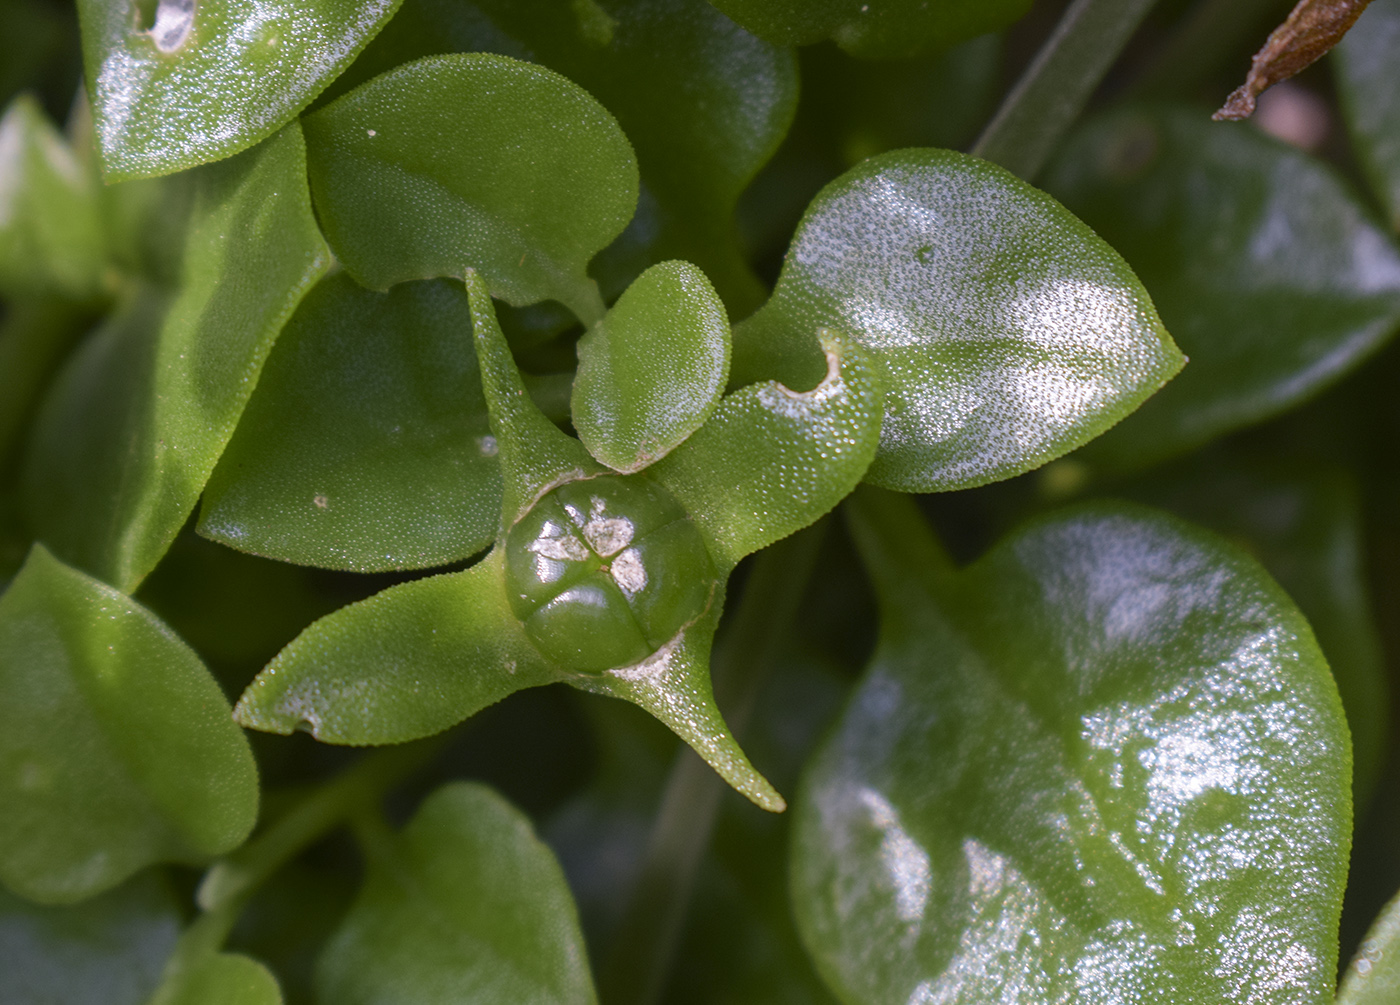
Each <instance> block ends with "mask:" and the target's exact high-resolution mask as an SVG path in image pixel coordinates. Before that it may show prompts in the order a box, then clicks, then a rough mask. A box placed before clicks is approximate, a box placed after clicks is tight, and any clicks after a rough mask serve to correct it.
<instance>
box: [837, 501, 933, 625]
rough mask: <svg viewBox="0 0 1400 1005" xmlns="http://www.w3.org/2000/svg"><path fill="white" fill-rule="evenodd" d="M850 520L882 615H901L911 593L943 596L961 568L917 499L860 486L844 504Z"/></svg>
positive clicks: (853, 534) (852, 531)
mask: <svg viewBox="0 0 1400 1005" xmlns="http://www.w3.org/2000/svg"><path fill="white" fill-rule="evenodd" d="M845 509H846V517H847V521H848V522H849V524H850V527H851V534H852V536H853V537H854V538H855V539H856V545H857V547H858V548H859V550H860V554H861V558H862V559H864V561H865V562H866V564H867V566H868V567H869V568H870V573H871V579H872V580H873V581H874V583H875V592H876V594H877V595H878V596H879V599H880V609H881V611H882V614H883V616H884V617H892V616H893V617H897V616H898V615H899V612H900V611H901V610H903V608H904V604H903V603H902V602H901V598H903V597H905V596H907V595H908V593H909V591H910V590H919V589H922V590H932V591H933V593H934V594H935V595H940V596H941V595H945V594H946V593H947V592H948V591H950V590H951V589H952V588H953V577H954V575H956V573H957V571H958V569H957V565H956V564H955V563H954V562H953V559H952V557H951V556H950V555H949V554H948V552H947V551H946V550H945V549H944V547H943V542H941V541H939V540H938V538H937V537H935V536H934V533H933V529H932V528H931V527H930V526H929V525H928V521H927V520H925V519H924V515H923V514H922V513H920V512H919V507H918V505H917V504H916V503H915V502H914V500H913V499H911V498H909V497H908V496H907V495H904V494H903V493H900V492H888V491H886V490H884V489H877V488H875V487H873V486H870V485H862V486H860V487H859V488H858V489H856V491H855V492H853V493H852V494H851V496H850V497H849V498H848V499H847V500H846V507H845Z"/></svg>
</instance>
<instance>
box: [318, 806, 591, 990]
mask: <svg viewBox="0 0 1400 1005" xmlns="http://www.w3.org/2000/svg"><path fill="white" fill-rule="evenodd" d="M362 833H363V831H362ZM365 845H366V846H365V852H366V855H367V858H368V870H367V875H366V877H365V884H364V887H363V888H362V889H361V891H360V895H359V897H358V898H357V899H356V900H355V903H354V906H352V907H351V909H350V913H349V914H348V915H347V916H346V918H345V920H344V921H343V922H342V923H341V925H340V927H339V929H338V930H337V931H336V933H335V934H334V935H333V936H332V937H331V940H330V942H329V943H328V944H327V945H326V948H325V949H324V950H323V951H322V954H321V958H320V960H319V962H318V965H317V974H316V978H317V980H316V983H317V988H318V991H319V996H320V1000H322V1001H326V1002H338V1003H343V1005H400V1003H403V1002H414V1003H416V1005H455V1003H458V1002H467V1001H478V1002H529V1003H531V1005H594V1003H595V1002H596V1001H597V994H596V993H595V992H594V990H593V980H592V977H591V976H590V974H589V968H588V956H587V953H586V952H585V949H584V944H583V933H582V932H580V931H579V924H578V911H577V909H576V908H575V907H574V900H573V897H572V895H571V894H570V893H569V887H568V884H567V883H566V882H565V881H564V873H563V870H561V869H560V868H559V863H558V862H557V861H556V860H555V858H554V854H553V853H552V852H551V851H550V850H549V848H548V846H547V845H545V844H544V842H542V841H541V840H540V839H539V838H538V837H536V836H535V832H534V829H533V828H532V827H531V825H530V821H529V819H528V818H527V817H526V816H525V814H523V813H522V812H520V811H519V810H518V809H516V808H515V807H514V806H512V805H511V804H510V803H508V802H506V800H504V799H503V798H501V797H500V796H499V795H497V794H496V793H495V792H493V791H492V790H491V789H488V788H487V787H486V786H484V785H479V784H475V783H470V782H453V783H451V784H448V785H445V786H443V787H442V788H440V789H438V790H437V791H436V792H434V793H433V794H432V795H430V796H429V797H428V798H427V799H426V800H424V802H423V805H422V806H421V807H420V808H419V810H418V812H417V814H416V815H415V816H414V817H413V819H412V820H410V821H409V823H408V826H406V827H405V828H404V829H403V831H402V832H401V833H399V834H392V833H388V832H387V831H386V832H384V833H378V832H376V833H375V834H373V835H372V839H371V840H367V841H366V842H365Z"/></svg>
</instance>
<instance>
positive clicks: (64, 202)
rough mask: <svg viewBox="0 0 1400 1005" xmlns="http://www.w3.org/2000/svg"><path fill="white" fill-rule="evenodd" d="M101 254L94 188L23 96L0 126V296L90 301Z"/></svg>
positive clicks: (102, 246) (98, 282)
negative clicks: (51, 297)
mask: <svg viewBox="0 0 1400 1005" xmlns="http://www.w3.org/2000/svg"><path fill="white" fill-rule="evenodd" d="M106 250H107V249H106V242H105V240H104V237H103V233H102V220H101V217H100V215H99V211H98V193H97V184H96V180H95V179H94V178H93V177H92V175H91V174H90V173H89V172H88V171H87V170H86V169H85V168H84V166H83V165H82V163H81V162H80V161H79V159H78V157H77V155H76V154H75V153H74V151H73V149H72V147H71V146H70V145H69V143H68V141H67V140H66V139H65V138H64V137H63V135H62V134H61V133H60V132H59V131H58V130H57V129H55V128H54V126H53V124H52V123H51V122H49V120H48V116H47V115H45V114H44V110H43V108H41V107H40V106H39V103H38V102H37V101H35V100H34V98H32V97H31V96H29V95H28V94H21V95H20V96H19V97H17V98H15V99H14V101H12V102H10V105H9V107H8V108H7V109H6V110H5V114H4V117H3V118H0V292H2V293H4V294H5V295H6V296H7V297H36V296H45V295H48V296H59V297H64V298H67V299H71V300H90V299H92V298H93V297H95V296H96V295H97V294H98V293H99V291H100V290H101V288H102V280H103V273H104V271H105V267H106Z"/></svg>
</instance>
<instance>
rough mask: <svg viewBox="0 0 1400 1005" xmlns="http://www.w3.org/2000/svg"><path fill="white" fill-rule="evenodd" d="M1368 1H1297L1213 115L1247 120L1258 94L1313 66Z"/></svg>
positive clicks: (1339, 38) (1340, 37)
mask: <svg viewBox="0 0 1400 1005" xmlns="http://www.w3.org/2000/svg"><path fill="white" fill-rule="evenodd" d="M1370 2H1371V0H1299V3H1298V5H1297V6H1296V7H1294V8H1293V12H1292V13H1291V14H1289V15H1288V20H1287V21H1285V22H1283V24H1281V25H1279V26H1278V27H1277V28H1275V29H1274V30H1273V32H1272V33H1271V34H1270V35H1269V39H1268V41H1266V42H1265V43H1264V48H1262V49H1260V50H1259V51H1258V52H1256V53H1255V54H1254V61H1253V63H1252V64H1251V65H1250V68H1249V76H1248V77H1246V78H1245V82H1244V84H1243V85H1241V86H1240V87H1239V88H1237V89H1236V90H1235V92H1234V93H1233V94H1231V95H1230V97H1229V98H1228V99H1227V100H1226V102H1225V105H1224V107H1223V108H1221V109H1220V111H1218V112H1216V113H1215V114H1214V115H1213V116H1211V117H1212V118H1214V119H1215V120H1216V121H1217V122H1218V121H1220V120H1222V119H1247V118H1249V116H1250V115H1252V114H1253V113H1254V103H1255V100H1256V99H1257V98H1258V97H1259V95H1261V94H1263V93H1264V92H1265V91H1267V90H1268V89H1269V88H1271V87H1273V86H1274V85H1275V84H1277V83H1279V81H1282V80H1287V79H1288V78H1289V77H1291V76H1293V75H1294V74H1295V73H1298V72H1300V71H1301V70H1303V69H1304V68H1306V67H1308V66H1310V65H1312V63H1314V62H1315V61H1316V60H1318V59H1319V58H1321V57H1322V56H1324V55H1326V53H1327V52H1328V50H1330V49H1331V48H1332V47H1333V46H1334V45H1336V44H1337V43H1338V42H1340V41H1341V40H1342V36H1343V35H1345V34H1346V33H1347V31H1348V29H1350V28H1351V26H1352V25H1353V24H1355V23H1356V19H1357V18H1359V17H1360V16H1361V12H1362V11H1364V10H1365V9H1366V6H1367V4H1369V3H1370Z"/></svg>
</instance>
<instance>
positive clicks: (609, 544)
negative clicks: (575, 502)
mask: <svg viewBox="0 0 1400 1005" xmlns="http://www.w3.org/2000/svg"><path fill="white" fill-rule="evenodd" d="M589 502H590V504H591V506H590V510H591V512H590V513H589V515H588V519H587V520H584V519H583V515H582V514H581V513H579V511H578V510H577V509H576V508H575V507H573V506H567V507H565V508H566V509H567V510H568V511H569V516H571V517H573V518H574V520H575V521H577V522H578V523H579V524H580V529H581V530H582V531H583V537H584V540H586V541H587V542H588V544H589V546H590V547H591V548H592V549H593V550H594V551H595V552H597V553H598V555H599V557H601V558H607V557H609V556H610V555H616V554H617V553H618V552H619V551H621V550H622V549H623V548H626V547H627V546H628V545H629V544H631V543H632V538H633V537H634V536H635V534H636V528H635V527H634V526H633V524H632V521H631V520H628V519H627V518H626V517H607V516H604V515H603V514H604V513H606V512H607V503H605V502H604V501H603V500H602V499H600V498H599V497H598V496H593V497H592V499H590V500H589Z"/></svg>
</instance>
